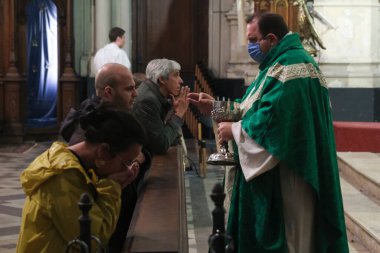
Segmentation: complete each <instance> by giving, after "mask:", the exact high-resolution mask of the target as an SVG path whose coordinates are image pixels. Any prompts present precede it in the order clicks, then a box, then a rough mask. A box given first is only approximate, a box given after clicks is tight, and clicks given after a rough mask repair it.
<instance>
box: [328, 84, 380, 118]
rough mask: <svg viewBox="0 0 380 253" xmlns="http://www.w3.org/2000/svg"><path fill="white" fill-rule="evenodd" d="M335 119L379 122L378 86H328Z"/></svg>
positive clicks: (379, 96)
mask: <svg viewBox="0 0 380 253" xmlns="http://www.w3.org/2000/svg"><path fill="white" fill-rule="evenodd" d="M329 92H330V99H331V105H332V113H333V119H334V120H335V121H360V122H366V121H369V122H380V88H330V89H329Z"/></svg>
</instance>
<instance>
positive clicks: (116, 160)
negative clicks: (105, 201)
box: [96, 143, 142, 178]
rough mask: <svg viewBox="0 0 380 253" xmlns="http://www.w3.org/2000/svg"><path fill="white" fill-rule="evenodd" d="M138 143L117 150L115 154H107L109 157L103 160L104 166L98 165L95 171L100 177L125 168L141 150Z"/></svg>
mask: <svg viewBox="0 0 380 253" xmlns="http://www.w3.org/2000/svg"><path fill="white" fill-rule="evenodd" d="M141 148H142V146H141V145H140V144H137V143H136V144H132V145H131V146H130V147H129V148H128V149H126V150H123V151H121V152H118V153H117V154H109V159H108V160H105V163H104V166H101V167H100V166H99V167H98V169H97V171H96V173H97V175H98V177H100V178H106V177H107V176H109V175H111V174H113V173H117V172H120V171H122V170H127V169H128V167H129V166H130V165H131V164H132V163H133V161H134V160H135V159H136V158H137V156H138V155H139V154H140V152H141Z"/></svg>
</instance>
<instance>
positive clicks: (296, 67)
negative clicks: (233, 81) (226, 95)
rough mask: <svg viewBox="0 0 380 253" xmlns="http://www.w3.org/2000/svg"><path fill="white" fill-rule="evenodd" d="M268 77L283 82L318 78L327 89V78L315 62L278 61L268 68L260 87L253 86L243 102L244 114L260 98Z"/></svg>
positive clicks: (241, 106)
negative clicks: (283, 63)
mask: <svg viewBox="0 0 380 253" xmlns="http://www.w3.org/2000/svg"><path fill="white" fill-rule="evenodd" d="M267 77H272V78H274V79H276V80H278V81H280V82H282V83H285V82H287V81H290V80H293V79H297V78H312V79H314V78H318V79H319V83H320V84H321V86H322V87H325V88H326V89H327V83H326V79H325V78H324V76H323V75H322V73H321V71H320V70H318V69H316V68H315V67H314V65H313V64H311V63H307V64H305V63H298V64H292V65H288V66H284V65H281V64H278V63H277V64H275V65H274V66H273V67H270V68H269V69H268V73H267V76H266V77H265V78H263V80H262V81H261V82H260V85H259V87H258V88H257V89H255V88H253V89H252V91H251V92H250V94H249V95H248V96H247V98H246V99H245V100H244V101H243V102H242V103H241V105H240V108H241V109H242V111H243V113H242V116H244V115H245V114H246V113H247V111H248V110H249V109H250V108H251V107H252V105H253V104H254V103H255V102H256V101H257V100H260V98H261V92H262V90H263V87H264V83H265V81H266V78H267Z"/></svg>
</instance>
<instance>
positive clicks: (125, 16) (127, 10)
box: [112, 0, 133, 67]
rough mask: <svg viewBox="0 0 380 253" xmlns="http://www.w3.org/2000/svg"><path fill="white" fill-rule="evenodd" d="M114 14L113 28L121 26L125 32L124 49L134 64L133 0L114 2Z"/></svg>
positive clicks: (117, 0)
mask: <svg viewBox="0 0 380 253" xmlns="http://www.w3.org/2000/svg"><path fill="white" fill-rule="evenodd" d="M112 14H113V15H112V26H119V27H121V28H123V29H124V30H125V34H126V42H125V44H124V47H123V49H124V50H125V51H126V52H127V54H128V57H129V60H130V61H131V62H132V0H116V1H113V2H112ZM132 67H133V66H132Z"/></svg>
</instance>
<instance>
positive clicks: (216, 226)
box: [209, 183, 234, 253]
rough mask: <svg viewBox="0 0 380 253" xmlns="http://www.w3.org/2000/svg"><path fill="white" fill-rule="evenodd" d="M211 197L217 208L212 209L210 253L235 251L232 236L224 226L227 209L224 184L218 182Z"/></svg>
mask: <svg viewBox="0 0 380 253" xmlns="http://www.w3.org/2000/svg"><path fill="white" fill-rule="evenodd" d="M210 197H211V199H212V201H214V204H215V209H214V210H213V211H212V222H213V226H212V234H211V235H210V238H209V247H210V253H233V252H234V246H233V241H232V238H231V237H230V236H228V235H227V234H226V233H225V227H224V214H225V213H226V211H225V210H224V207H223V202H224V198H225V197H226V194H225V193H224V190H223V186H222V184H220V183H217V184H215V185H214V187H213V188H212V193H211V195H210Z"/></svg>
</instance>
